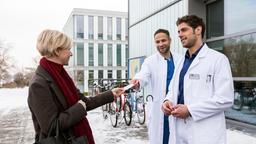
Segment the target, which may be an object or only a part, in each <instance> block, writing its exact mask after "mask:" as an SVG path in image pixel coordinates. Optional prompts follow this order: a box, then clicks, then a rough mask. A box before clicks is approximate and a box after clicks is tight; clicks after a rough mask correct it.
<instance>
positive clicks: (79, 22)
mask: <svg viewBox="0 0 256 144" xmlns="http://www.w3.org/2000/svg"><path fill="white" fill-rule="evenodd" d="M76 38H84V16H83V15H77V16H76Z"/></svg>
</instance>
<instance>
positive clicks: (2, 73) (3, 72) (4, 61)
mask: <svg viewBox="0 0 256 144" xmlns="http://www.w3.org/2000/svg"><path fill="white" fill-rule="evenodd" d="M11 48H12V47H11V45H9V44H5V43H4V41H2V40H1V39H0V86H1V84H2V83H3V82H4V81H6V80H8V79H10V77H11V75H10V73H9V71H10V69H11V67H12V65H11V63H10V60H11V59H10V56H9V50H10V49H11Z"/></svg>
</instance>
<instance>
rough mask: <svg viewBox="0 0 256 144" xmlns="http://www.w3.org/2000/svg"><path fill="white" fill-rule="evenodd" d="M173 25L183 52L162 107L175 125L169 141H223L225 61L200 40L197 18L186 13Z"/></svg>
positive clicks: (229, 96) (227, 99)
mask: <svg viewBox="0 0 256 144" xmlns="http://www.w3.org/2000/svg"><path fill="white" fill-rule="evenodd" d="M176 24H177V26H178V34H179V38H180V40H181V43H182V45H183V47H184V48H186V49H187V52H186V54H185V56H184V57H183V60H182V62H181V63H180V64H179V65H178V67H177V73H175V75H174V78H173V81H172V84H170V89H172V92H171V93H168V95H167V98H166V100H165V101H164V103H163V106H162V110H163V112H164V113H165V114H166V115H172V120H173V121H172V122H173V123H172V125H175V128H174V129H173V130H172V129H171V131H172V132H173V133H171V135H172V136H173V139H175V141H171V144H226V125H225V116H224V110H226V109H227V108H229V107H231V106H232V103H233V97H234V96H233V91H234V88H233V78H232V75H231V69H230V64H229V61H228V59H227V57H226V56H225V55H223V54H221V53H219V52H217V51H215V50H213V49H210V48H209V47H208V46H207V45H206V44H205V43H204V42H203V37H204V32H205V24H204V22H203V20H202V19H201V18H199V17H197V16H195V15H187V16H183V17H181V18H179V19H178V20H177V23H176ZM170 125H171V124H170ZM170 128H172V127H170Z"/></svg>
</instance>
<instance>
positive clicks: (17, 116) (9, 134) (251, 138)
mask: <svg viewBox="0 0 256 144" xmlns="http://www.w3.org/2000/svg"><path fill="white" fill-rule="evenodd" d="M89 115H91V116H92V117H91V119H90V121H91V122H92V123H91V126H92V129H93V130H94V134H95V138H98V139H97V140H96V143H97V144H103V143H104V144H113V143H118V144H120V143H122V144H130V143H134V142H133V141H134V140H136V139H137V140H139V139H140V140H139V141H141V142H140V144H141V143H143V144H144V143H145V144H146V143H148V140H147V139H148V138H147V135H146V133H147V132H146V131H147V129H146V127H145V126H144V127H141V128H138V127H136V125H133V127H127V126H124V124H122V126H120V127H119V128H115V129H112V128H111V126H110V124H109V121H105V122H102V119H101V118H102V115H101V114H100V111H99V110H96V111H92V112H90V114H89ZM93 121H94V122H93ZM95 123H106V124H104V125H106V126H105V127H102V125H101V126H100V125H97V124H95ZM228 123H229V122H228ZM232 125H233V126H232ZM227 126H228V128H229V129H228V130H227V135H228V137H227V139H228V144H256V134H255V133H256V131H253V130H252V131H250V134H248V133H247V132H248V131H245V129H247V128H246V127H244V126H239V127H237V126H236V123H233V124H228V125H227ZM102 131H103V132H102ZM102 133H104V134H105V135H106V137H107V138H108V139H106V140H104V141H103V140H101V139H99V138H100V137H101V135H102ZM33 138H34V128H33V124H32V121H31V116H30V112H29V110H28V108H27V107H19V108H15V109H9V110H4V109H0V144H32V143H33ZM135 143H136V142H135Z"/></svg>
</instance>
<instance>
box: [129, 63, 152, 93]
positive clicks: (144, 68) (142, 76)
mask: <svg viewBox="0 0 256 144" xmlns="http://www.w3.org/2000/svg"><path fill="white" fill-rule="evenodd" d="M150 78H151V71H150V62H149V59H145V61H144V62H143V64H142V65H141V70H140V72H138V73H137V74H136V75H135V76H134V78H133V79H137V80H139V82H140V88H143V87H144V86H146V85H147V83H148V82H149V81H150Z"/></svg>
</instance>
